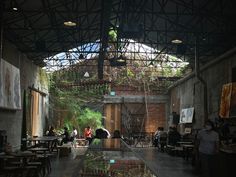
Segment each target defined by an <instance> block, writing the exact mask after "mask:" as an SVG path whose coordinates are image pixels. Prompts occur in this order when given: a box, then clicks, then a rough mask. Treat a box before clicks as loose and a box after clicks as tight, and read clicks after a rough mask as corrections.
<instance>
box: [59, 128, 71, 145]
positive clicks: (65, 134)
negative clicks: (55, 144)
mask: <svg viewBox="0 0 236 177" xmlns="http://www.w3.org/2000/svg"><path fill="white" fill-rule="evenodd" d="M62 136H63V138H62V141H61V145H63V143H68V142H69V141H70V135H69V132H68V128H67V127H64V133H63V134H62Z"/></svg>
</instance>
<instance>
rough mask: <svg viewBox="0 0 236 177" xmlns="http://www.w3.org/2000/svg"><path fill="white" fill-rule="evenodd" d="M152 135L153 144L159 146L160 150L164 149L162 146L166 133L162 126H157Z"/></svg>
mask: <svg viewBox="0 0 236 177" xmlns="http://www.w3.org/2000/svg"><path fill="white" fill-rule="evenodd" d="M154 136H155V137H154V143H153V144H154V146H155V147H158V148H161V150H164V146H165V145H166V141H167V133H166V132H165V131H164V128H163V127H158V130H157V131H156V133H155V135H154Z"/></svg>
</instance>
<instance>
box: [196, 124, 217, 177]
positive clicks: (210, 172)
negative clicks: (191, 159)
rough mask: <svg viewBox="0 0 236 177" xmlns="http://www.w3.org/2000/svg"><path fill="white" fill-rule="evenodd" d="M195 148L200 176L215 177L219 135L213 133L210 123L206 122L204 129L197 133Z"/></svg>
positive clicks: (212, 126)
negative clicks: (196, 147) (197, 152)
mask: <svg viewBox="0 0 236 177" xmlns="http://www.w3.org/2000/svg"><path fill="white" fill-rule="evenodd" d="M197 146H198V151H199V162H200V165H201V173H202V176H203V177H216V175H217V172H216V171H217V167H216V162H217V159H216V157H217V154H218V152H219V135H218V133H217V132H215V131H214V124H213V122H212V121H210V120H207V121H206V123H205V128H204V129H202V130H200V131H199V132H198V135H197Z"/></svg>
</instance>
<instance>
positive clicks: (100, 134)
mask: <svg viewBox="0 0 236 177" xmlns="http://www.w3.org/2000/svg"><path fill="white" fill-rule="evenodd" d="M95 133H96V135H95V136H94V138H98V139H103V138H108V137H109V134H108V132H107V131H106V130H104V129H103V128H99V129H97V130H96V131H95Z"/></svg>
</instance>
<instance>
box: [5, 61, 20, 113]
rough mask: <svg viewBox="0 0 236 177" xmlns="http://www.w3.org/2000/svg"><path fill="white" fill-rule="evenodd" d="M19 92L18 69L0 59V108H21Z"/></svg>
mask: <svg viewBox="0 0 236 177" xmlns="http://www.w3.org/2000/svg"><path fill="white" fill-rule="evenodd" d="M20 93H21V91H20V70H19V69H18V68H16V67H15V66H13V65H11V64H10V63H8V62H6V61H5V60H3V59H1V62H0V108H6V109H21V94H20Z"/></svg>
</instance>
